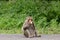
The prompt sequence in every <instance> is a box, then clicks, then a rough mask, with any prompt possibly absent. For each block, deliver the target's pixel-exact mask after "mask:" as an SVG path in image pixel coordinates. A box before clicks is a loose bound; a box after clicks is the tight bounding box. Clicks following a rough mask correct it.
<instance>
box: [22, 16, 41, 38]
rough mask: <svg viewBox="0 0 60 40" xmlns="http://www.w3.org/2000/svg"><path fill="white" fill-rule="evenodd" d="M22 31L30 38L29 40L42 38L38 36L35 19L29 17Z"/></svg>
mask: <svg viewBox="0 0 60 40" xmlns="http://www.w3.org/2000/svg"><path fill="white" fill-rule="evenodd" d="M22 30H23V32H24V36H25V37H28V38H32V37H41V35H37V32H36V29H35V25H34V23H33V19H32V17H30V16H29V17H27V19H26V20H25V22H24V24H23V26H22Z"/></svg>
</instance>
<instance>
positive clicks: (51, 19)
mask: <svg viewBox="0 0 60 40" xmlns="http://www.w3.org/2000/svg"><path fill="white" fill-rule="evenodd" d="M29 15H31V16H32V17H33V19H34V22H35V26H36V29H37V31H38V33H40V34H60V1H59V0H57V1H56V0H54V1H53V0H51V1H50V0H49V1H48V0H0V34H19V33H21V27H22V24H23V22H24V20H25V18H26V17H27V16H29Z"/></svg>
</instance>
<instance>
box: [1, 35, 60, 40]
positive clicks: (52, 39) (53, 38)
mask: <svg viewBox="0 0 60 40" xmlns="http://www.w3.org/2000/svg"><path fill="white" fill-rule="evenodd" d="M0 40H60V34H52V35H43V34H42V35H41V37H34V38H25V37H24V36H23V35H22V34H0Z"/></svg>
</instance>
